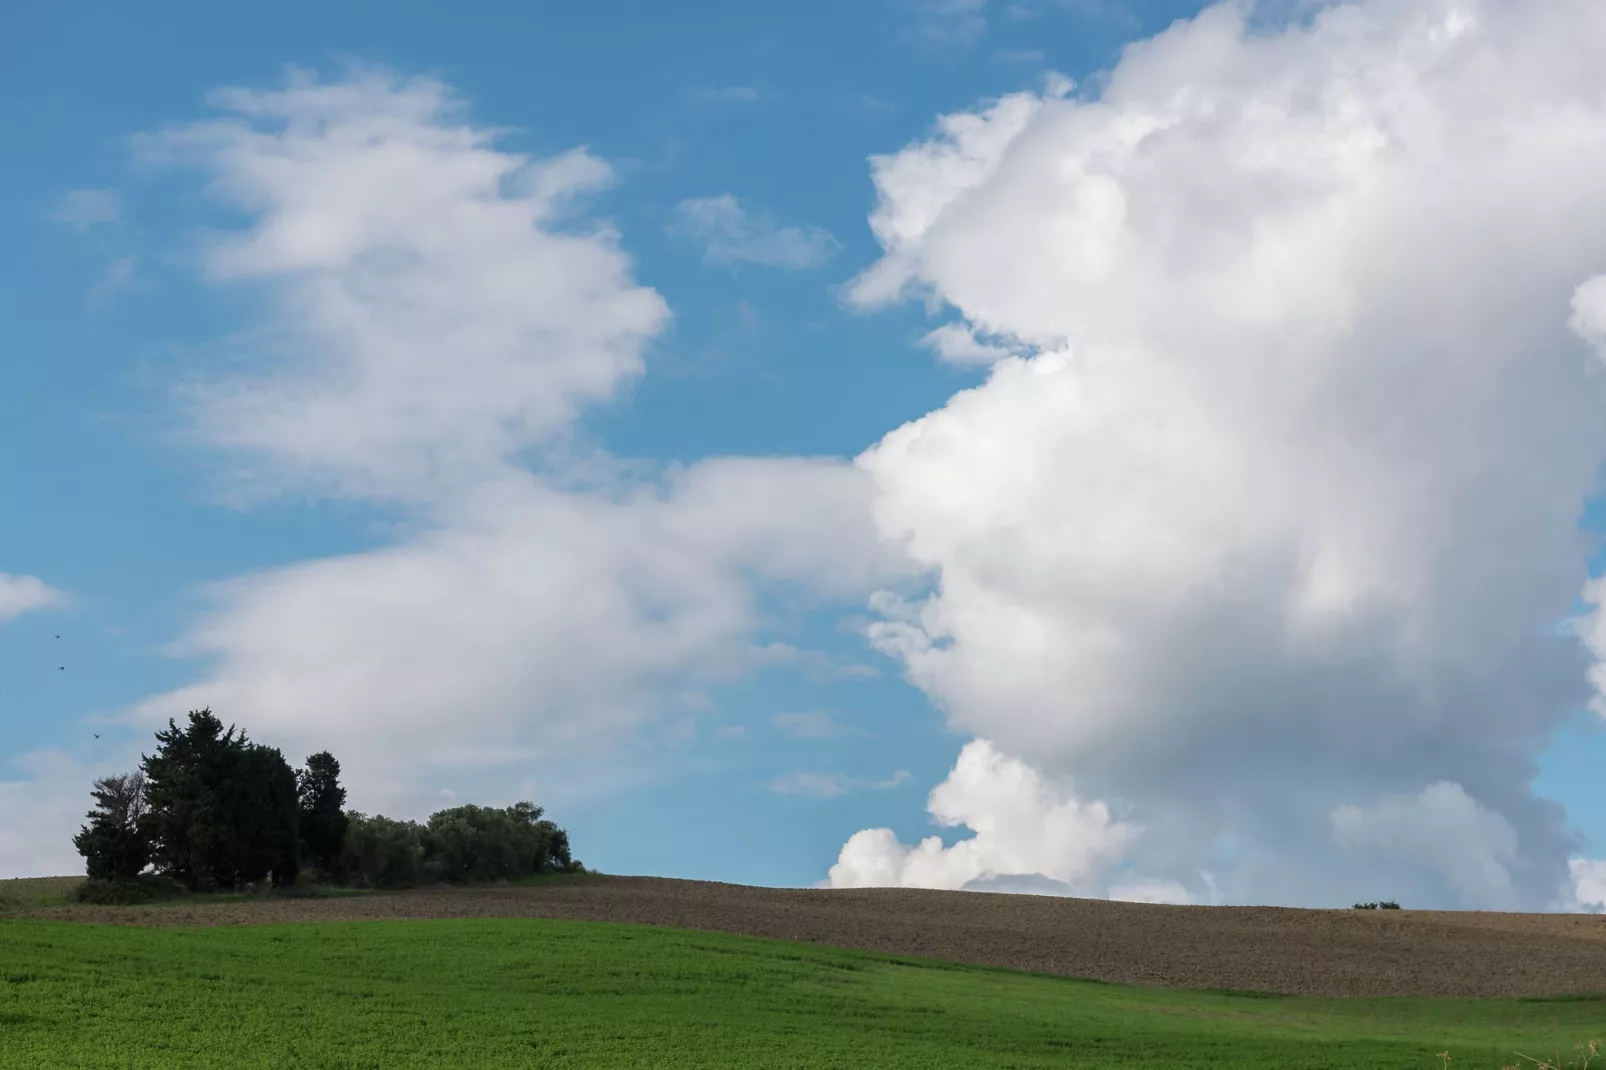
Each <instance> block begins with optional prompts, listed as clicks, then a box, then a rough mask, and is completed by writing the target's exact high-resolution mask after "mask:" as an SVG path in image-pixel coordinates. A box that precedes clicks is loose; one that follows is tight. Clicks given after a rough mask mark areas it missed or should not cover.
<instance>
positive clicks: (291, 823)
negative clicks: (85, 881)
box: [143, 709, 300, 890]
mask: <svg viewBox="0 0 1606 1070" xmlns="http://www.w3.org/2000/svg"><path fill="white" fill-rule="evenodd" d="M156 741H157V744H158V746H157V751H156V753H155V754H154V755H149V756H146V757H145V759H144V771H145V776H146V779H147V781H148V786H147V789H146V794H147V797H148V799H149V809H148V811H147V813H146V815H145V821H144V823H143V828H144V830H145V832H146V835H147V836H148V838H149V840H150V842H151V844H152V848H153V851H152V854H153V859H154V861H155V862H156V866H157V869H158V870H159V871H161V872H162V873H164V874H166V875H167V876H170V877H172V878H174V879H175V880H178V881H180V882H181V883H183V884H185V885H186V886H188V887H189V888H191V889H197V890H199V889H210V888H219V887H223V888H232V887H236V886H237V885H239V884H242V883H251V882H255V881H260V880H263V879H265V878H267V877H269V876H271V877H272V878H273V881H274V883H275V884H281V885H282V884H285V883H288V882H292V881H294V880H295V878H296V874H297V871H298V868H299V857H300V831H299V825H300V813H299V805H298V802H297V798H296V778H295V771H294V770H292V769H291V768H290V765H289V763H288V762H286V761H285V760H284V755H282V754H281V753H280V752H279V751H278V749H276V748H273V747H264V746H262V745H260V744H256V743H252V742H251V741H250V740H248V739H247V738H246V735H245V733H244V732H241V731H238V730H237V729H236V728H235V727H234V726H232V725H231V726H229V727H228V728H227V729H225V728H224V727H223V722H222V721H220V720H219V719H218V718H217V716H216V715H214V714H213V713H212V711H211V710H210V709H203V710H192V711H191V712H190V715H189V724H188V725H187V726H186V727H183V728H180V727H178V726H177V725H176V724H175V723H174V722H173V721H172V720H171V719H169V720H168V722H167V728H166V729H164V730H162V731H159V732H157V733H156Z"/></svg>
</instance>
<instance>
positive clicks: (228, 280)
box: [129, 71, 907, 815]
mask: <svg viewBox="0 0 1606 1070" xmlns="http://www.w3.org/2000/svg"><path fill="white" fill-rule="evenodd" d="M213 99H214V100H215V102H216V103H217V104H218V105H219V106H220V107H221V108H222V109H223V110H224V112H225V114H224V116H223V117H222V118H220V119H218V120H216V121H210V122H204V123H198V124H189V125H183V126H178V127H174V128H171V129H168V130H166V131H163V132H161V133H160V134H157V135H154V136H152V137H150V138H148V139H146V142H145V144H144V146H143V148H144V151H146V152H147V153H149V154H151V155H153V156H155V157H158V158H161V159H164V160H167V161H169V162H172V163H181V164H187V165H190V166H193V167H195V168H197V169H198V170H200V171H201V172H202V173H203V174H204V175H206V176H207V177H208V178H209V179H210V180H211V188H212V190H213V191H214V192H215V193H216V194H217V195H219V196H220V197H221V198H222V199H223V200H224V201H225V202H226V203H227V204H228V206H229V207H231V208H232V209H234V210H236V211H239V212H243V213H245V216H246V219H247V222H246V224H245V225H244V226H243V227H242V228H241V229H238V230H233V231H227V232H224V233H222V234H220V235H218V236H216V237H215V239H214V241H213V242H212V243H211V244H210V246H209V247H208V248H207V251H206V257H205V262H204V267H205V269H206V270H207V272H208V274H209V277H210V278H211V279H212V280H213V281H215V282H216V283H217V284H219V285H234V286H239V285H242V284H247V285H250V286H253V287H255V288H256V289H257V290H258V292H260V293H261V294H262V296H263V298H264V304H263V306H262V309H263V311H262V318H261V321H260V322H259V323H258V324H256V325H255V326H254V329H253V330H252V331H250V332H246V333H244V334H242V336H241V341H240V342H239V343H238V344H239V345H240V347H242V348H244V349H246V351H247V352H246V359H245V360H244V362H243V365H244V366H243V368H241V367H235V366H229V367H226V368H218V369H206V370H205V372H204V374H202V375H201V376H199V379H200V385H199V386H197V387H196V388H195V389H194V390H192V391H191V392H190V394H189V395H188V398H189V400H190V401H191V402H193V404H194V405H195V410H194V411H195V412H196V414H197V418H196V427H195V437H196V438H197V440H198V443H199V444H201V445H203V446H208V447H221V448H223V449H225V450H227V451H229V453H230V455H231V456H232V457H234V458H236V459H237V461H238V463H239V469H238V471H237V472H236V473H233V474H234V475H236V476H237V477H238V479H239V480H242V481H248V486H249V490H251V491H252V492H253V493H272V492H282V491H289V490H297V491H300V492H303V493H311V494H321V495H327V496H334V497H343V498H348V499H359V500H361V499H377V500H380V501H386V502H389V503H393V504H399V505H401V506H402V507H403V508H404V510H405V512H404V513H403V516H402V522H401V523H400V524H398V526H397V530H398V536H397V538H396V540H395V542H394V543H393V544H391V545H388V546H381V547H378V548H375V549H373V550H370V551H366V552H361V553H353V554H348V555H344V556H339V557H331V558H325V559H321V560H314V561H306V562H301V563H296V564H290V565H287V566H284V567H278V568H270V569H266V570H264V571H261V572H258V573H255V574H252V575H247V576H241V577H237V578H234V579H231V580H228V581H226V582H222V583H218V584H215V585H212V586H211V587H210V588H209V589H208V591H207V594H208V596H209V608H208V609H207V611H206V612H204V613H203V614H201V615H200V616H199V617H198V618H197V619H196V620H195V621H193V622H192V624H191V625H190V627H189V628H188V629H187V632H186V634H185V635H184V637H183V639H182V641H181V642H179V643H177V644H175V648H174V649H175V652H176V653H180V654H187V655H190V656H193V657H197V658H200V659H202V661H203V663H204V666H205V667H204V669H203V671H202V672H201V674H200V676H199V678H198V679H196V680H195V681H194V682H193V683H191V684H189V685H186V686H184V687H181V688H178V689H176V690H174V691H172V692H169V693H166V694H161V695H155V696H152V697H150V698H148V699H146V700H145V701H143V702H141V703H139V704H138V705H137V706H136V707H134V708H133V709H132V710H131V711H130V713H129V716H130V718H131V720H133V721H134V722H136V723H138V724H141V725H151V724H154V723H161V722H165V720H166V719H167V718H168V717H174V716H177V717H182V715H183V714H184V712H185V711H186V710H188V709H192V708H196V707H199V706H202V705H208V704H209V705H211V706H213V707H214V709H216V710H217V711H218V713H219V715H220V716H222V717H224V718H225V720H228V721H234V722H238V723H240V724H241V725H244V726H246V727H247V728H248V729H249V730H250V731H251V732H252V733H253V735H254V736H256V737H257V738H261V739H264V740H265V741H269V742H272V743H274V744H275V745H280V746H283V747H285V748H286V749H287V752H288V753H290V754H292V755H299V754H304V753H308V752H310V751H311V750H314V749H317V748H320V747H323V746H330V747H332V748H333V749H334V750H335V752H336V753H337V754H339V755H340V757H341V759H342V762H343V763H344V765H345V767H346V772H347V778H348V780H349V781H350V784H351V788H352V791H353V796H354V798H362V799H365V800H367V801H366V802H365V803H364V806H365V807H366V808H373V809H381V810H384V811H387V812H397V813H401V814H407V813H411V814H414V815H416V814H418V813H421V812H423V811H424V810H425V809H427V808H428V807H430V806H432V805H433V804H434V803H433V801H434V800H435V799H436V798H437V797H438V795H439V792H440V791H442V790H457V789H466V788H467V787H469V786H470V784H469V782H467V781H465V780H464V779H463V778H464V777H465V776H466V775H468V774H467V773H466V772H465V770H472V776H473V779H472V786H473V787H474V790H475V791H476V793H477V798H480V799H486V798H494V797H496V795H497V793H498V792H501V791H503V789H507V790H512V789H513V787H514V786H515V785H520V784H523V783H526V782H527V781H529V779H530V777H531V775H532V773H536V774H539V776H538V777H537V779H539V780H540V781H541V782H542V783H547V784H550V783H552V782H553V779H554V778H555V777H556V778H561V777H562V776H563V775H564V770H565V768H567V767H568V765H572V764H573V762H574V755H576V754H579V753H582V752H585V753H595V751H596V749H597V748H607V747H610V746H617V745H622V744H626V743H627V742H628V741H629V740H631V739H634V738H645V737H644V736H641V733H644V732H645V733H647V734H649V735H650V730H651V729H654V728H661V727H663V725H662V724H654V723H653V722H654V719H655V718H658V719H661V718H662V717H663V716H668V715H669V714H672V713H673V714H676V715H677V716H680V717H684V716H686V715H687V714H686V710H685V709H680V710H678V711H677V710H675V709H674V708H673V707H675V706H676V701H677V700H676V698H675V696H677V695H686V694H692V693H696V692H699V691H701V690H703V689H704V688H705V687H706V686H708V685H712V684H717V683H719V682H720V681H724V680H729V679H731V678H733V677H735V676H737V675H738V674H741V673H744V672H748V671H752V670H754V669H756V668H759V667H762V666H763V665H766V664H769V663H771V662H772V661H775V660H777V658H776V657H775V656H774V655H773V651H774V650H775V649H776V647H777V644H776V643H775V642H774V641H773V640H772V639H771V637H769V636H768V635H766V634H765V632H766V629H767V628H769V626H770V624H771V621H770V620H769V618H768V617H767V615H766V614H765V613H764V612H763V606H762V600H763V598H764V597H765V595H766V593H767V592H769V591H772V590H775V589H783V590H784V591H785V592H786V593H787V596H788V601H789V602H793V603H796V604H800V605H803V606H805V607H806V606H808V605H810V604H818V603H819V602H820V601H821V600H829V599H839V598H851V599H855V600H857V599H860V598H862V597H864V594H865V592H867V591H869V590H872V589H874V587H875V586H877V585H878V584H881V583H885V582H887V581H888V580H887V577H889V576H892V575H896V574H897V573H898V572H899V571H900V570H901V569H902V570H906V569H907V565H906V564H905V563H903V562H902V561H901V558H900V557H899V555H898V554H897V553H896V552H895V551H894V550H893V549H891V548H884V547H881V546H879V545H878V540H877V537H876V533H875V530H874V527H873V523H872V519H871V515H870V509H869V495H870V491H871V484H870V481H869V479H868V477H867V476H866V475H865V474H864V473H862V472H860V471H858V470H857V469H855V468H854V467H853V466H851V465H848V464H846V463H843V462H841V461H839V460H835V459H810V458H785V457H779V458H723V459H719V458H716V459H712V460H707V461H703V462H701V463H698V464H696V465H692V466H690V467H686V468H679V467H670V468H667V469H660V468H656V467H652V466H642V465H631V464H626V463H620V462H614V461H613V460H611V459H609V458H606V457H600V458H599V457H590V456H586V455H584V454H583V453H582V452H581V451H579V450H577V449H576V448H574V447H572V445H570V444H568V443H567V442H566V437H567V436H568V434H569V432H570V429H571V425H572V421H573V418H574V417H575V416H576V415H577V413H578V412H579V410H580V408H581V407H582V406H583V405H584V404H585V403H586V402H588V401H592V400H595V399H600V398H605V397H607V396H609V395H610V394H611V393H612V392H614V391H616V390H617V389H619V388H620V387H621V386H622V385H623V384H625V383H627V382H628V381H629V380H630V379H632V378H633V377H634V376H636V375H637V374H638V373H639V371H640V369H641V367H642V350H643V348H644V347H645V346H646V344H647V343H648V341H649V340H650V339H651V337H652V336H653V334H654V333H655V332H656V331H657V330H658V329H659V328H660V327H661V326H662V325H663V324H664V323H665V321H666V318H667V310H666V307H665V305H664V302H663V301H662V299H661V298H660V297H659V296H658V295H657V294H656V293H655V292H653V291H652V290H650V289H647V288H645V287H642V286H640V285H639V284H638V283H637V282H636V281H635V280H634V278H633V277H632V274H631V269H630V264H629V261H628V259H627V258H626V257H625V256H624V254H623V253H622V252H621V251H620V248H619V244H618V240H617V237H616V235H614V234H613V233H612V232H611V231H610V230H609V229H608V228H607V227H605V226H603V225H601V224H597V223H595V222H591V221H587V220H586V219H584V218H583V217H581V216H578V215H576V214H575V213H576V208H575V201H576V198H578V197H579V196H580V195H582V194H584V193H585V192H587V191H589V190H592V189H595V188H596V187H598V186H599V185H601V184H602V183H604V182H606V181H608V180H609V177H610V173H609V169H608V167H607V166H606V164H604V163H603V162H601V161H599V160H597V159H596V158H594V157H592V156H590V155H588V154H586V153H585V152H583V151H574V152H570V153H566V154H563V155H561V156H557V157H555V158H552V159H547V160H530V159H527V158H525V157H522V156H518V155H516V154H512V153H508V152H505V151H502V150H500V149H498V148H497V147H496V141H495V138H494V137H493V136H492V134H491V132H489V131H487V130H485V129H483V128H480V127H476V126H473V125H471V124H470V123H469V120H468V119H467V117H466V114H465V108H464V106H463V105H462V103H461V102H459V101H457V100H456V99H455V98H454V97H453V95H452V94H451V92H450V91H449V90H448V89H447V88H446V87H444V86H442V85H441V84H439V83H437V82H433V81H430V80H413V81H401V80H398V79H395V78H392V77H390V76H388V75H386V74H383V73H379V72H372V71H360V72H358V73H357V74H356V75H355V76H353V77H352V78H351V79H349V80H347V81H342V82H335V83H320V82H318V81H315V80H313V79H312V78H310V77H308V76H305V75H300V74H298V75H296V76H295V77H293V78H292V80H291V82H290V85H289V86H288V87H287V88H285V89H282V90H279V91H274V92H254V91H245V90H230V91H225V92H221V93H218V94H215V95H214V98H213ZM537 472H539V473H541V474H535V473H537ZM241 497H243V498H245V499H246V500H249V499H250V497H251V494H242V495H241ZM785 650H786V651H787V652H788V653H787V656H786V657H784V658H780V659H779V660H785V661H788V662H796V663H799V664H803V663H805V662H807V661H808V652H805V651H798V650H796V649H795V648H791V647H786V648H785ZM687 727H688V726H687V723H686V722H684V721H680V722H677V723H676V724H674V725H670V726H669V727H668V731H669V732H670V733H671V734H672V735H673V734H675V733H680V734H682V735H684V733H685V732H686V731H687ZM690 728H691V730H692V731H694V732H695V729H696V726H695V724H693V725H691V726H690ZM342 740H345V741H346V742H345V743H342V742H341V741H342ZM358 741H360V745H358ZM624 761H625V760H624V759H621V761H620V762H619V763H615V764H616V765H618V766H619V767H621V768H623V765H624ZM566 763H567V765H566ZM460 793H461V792H460Z"/></svg>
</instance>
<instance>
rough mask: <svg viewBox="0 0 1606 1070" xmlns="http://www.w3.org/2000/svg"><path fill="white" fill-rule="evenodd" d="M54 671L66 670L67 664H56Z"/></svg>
mask: <svg viewBox="0 0 1606 1070" xmlns="http://www.w3.org/2000/svg"><path fill="white" fill-rule="evenodd" d="M56 671H57V672H66V671H67V666H65V665H57V666H56Z"/></svg>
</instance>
